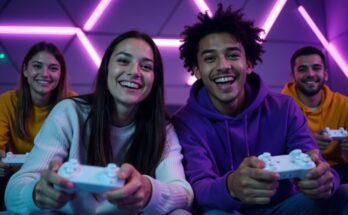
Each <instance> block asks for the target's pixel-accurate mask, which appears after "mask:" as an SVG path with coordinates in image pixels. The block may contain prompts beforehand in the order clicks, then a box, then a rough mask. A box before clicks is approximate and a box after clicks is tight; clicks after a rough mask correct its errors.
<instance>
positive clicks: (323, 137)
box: [313, 133, 332, 142]
mask: <svg viewBox="0 0 348 215" xmlns="http://www.w3.org/2000/svg"><path fill="white" fill-rule="evenodd" d="M313 136H314V139H316V140H317V141H321V142H331V141H332V138H331V137H330V136H328V135H325V134H324V133H314V134H313Z"/></svg>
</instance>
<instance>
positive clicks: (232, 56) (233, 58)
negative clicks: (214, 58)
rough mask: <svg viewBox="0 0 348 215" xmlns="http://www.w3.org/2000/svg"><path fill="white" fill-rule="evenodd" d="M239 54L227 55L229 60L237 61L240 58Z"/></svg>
mask: <svg viewBox="0 0 348 215" xmlns="http://www.w3.org/2000/svg"><path fill="white" fill-rule="evenodd" d="M239 56H240V55H239V54H238V53H228V54H227V58H228V59H230V60H237V59H238V58H239Z"/></svg>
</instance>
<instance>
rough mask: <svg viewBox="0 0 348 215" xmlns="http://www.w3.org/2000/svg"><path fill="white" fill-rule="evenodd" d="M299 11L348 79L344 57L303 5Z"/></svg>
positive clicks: (347, 68) (347, 67)
mask: <svg viewBox="0 0 348 215" xmlns="http://www.w3.org/2000/svg"><path fill="white" fill-rule="evenodd" d="M298 11H299V12H300V14H301V15H302V17H303V18H304V20H305V21H306V22H307V24H308V25H309V27H310V28H311V29H312V30H313V32H314V34H315V35H316V36H317V37H318V39H319V41H320V42H321V44H322V45H323V46H324V47H325V48H326V50H327V51H328V52H329V53H330V55H331V56H332V58H333V59H334V60H335V62H336V63H337V65H338V66H339V67H340V69H341V70H342V72H343V73H344V74H345V76H346V77H347V78H348V66H347V64H346V62H345V61H344V59H343V58H342V55H341V54H340V53H339V52H338V50H337V49H336V47H335V46H334V44H332V43H330V42H328V41H327V39H326V38H325V37H324V35H323V34H322V33H321V31H320V30H319V28H318V26H317V25H316V24H315V23H314V21H313V20H312V18H311V17H310V16H309V14H308V13H307V11H306V9H305V8H304V7H303V6H302V5H300V6H299V7H298Z"/></svg>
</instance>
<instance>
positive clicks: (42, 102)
mask: <svg viewBox="0 0 348 215" xmlns="http://www.w3.org/2000/svg"><path fill="white" fill-rule="evenodd" d="M31 99H32V101H33V104H34V105H35V106H38V107H43V106H47V105H48V104H49V103H50V94H48V95H42V94H38V93H33V92H31Z"/></svg>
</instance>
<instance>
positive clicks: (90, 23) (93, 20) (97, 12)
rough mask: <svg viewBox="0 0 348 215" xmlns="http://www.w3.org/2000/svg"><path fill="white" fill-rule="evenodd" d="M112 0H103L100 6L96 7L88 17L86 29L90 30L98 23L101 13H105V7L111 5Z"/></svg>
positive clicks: (84, 27)
mask: <svg viewBox="0 0 348 215" xmlns="http://www.w3.org/2000/svg"><path fill="white" fill-rule="evenodd" d="M110 3H111V0H101V1H100V2H99V4H98V6H97V7H96V8H95V9H94V11H93V13H92V14H91V16H90V17H89V18H88V19H87V21H86V23H85V25H84V26H83V29H84V30H85V31H90V30H91V29H92V28H93V27H94V25H95V24H96V23H97V21H98V20H99V18H100V17H101V15H102V14H103V13H104V11H105V9H106V8H107V7H108V6H109V4H110Z"/></svg>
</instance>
